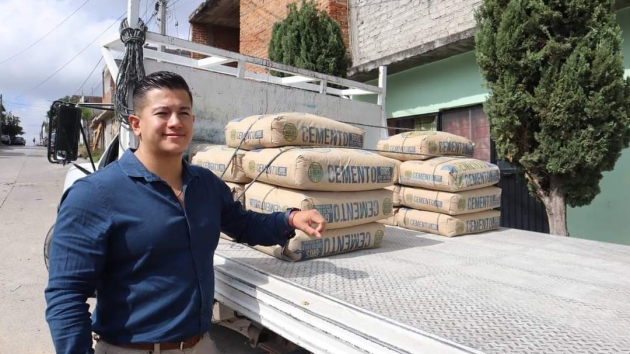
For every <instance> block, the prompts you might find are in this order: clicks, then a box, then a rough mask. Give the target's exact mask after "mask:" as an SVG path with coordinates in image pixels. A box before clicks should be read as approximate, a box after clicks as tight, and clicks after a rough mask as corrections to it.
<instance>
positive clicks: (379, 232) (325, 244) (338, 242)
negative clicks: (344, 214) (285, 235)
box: [254, 222, 385, 261]
mask: <svg viewBox="0 0 630 354" xmlns="http://www.w3.org/2000/svg"><path fill="white" fill-rule="evenodd" d="M384 235H385V225H383V224H380V223H377V222H373V223H369V224H364V225H358V226H351V227H346V228H343V229H334V230H328V229H326V231H325V232H324V234H323V235H322V237H321V238H311V237H310V236H308V235H307V234H305V233H303V232H301V231H296V235H295V237H293V238H292V239H291V240H289V242H287V244H286V245H285V246H284V248H282V247H281V246H254V248H255V249H257V250H259V251H261V252H263V253H266V254H268V255H271V256H274V257H276V258H280V259H282V260H285V261H303V260H307V259H311V258H318V257H325V256H332V255H335V254H340V253H346V252H351V251H357V250H361V249H368V248H378V247H381V243H382V242H383V236H384Z"/></svg>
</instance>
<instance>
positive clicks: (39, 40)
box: [0, 0, 90, 64]
mask: <svg viewBox="0 0 630 354" xmlns="http://www.w3.org/2000/svg"><path fill="white" fill-rule="evenodd" d="M88 2H90V0H86V1H85V2H84V3H83V4H81V6H79V7H78V8H77V9H76V10H74V12H73V13H71V14H70V15H69V16H68V17H66V18H65V19H64V20H63V21H61V22H60V23H59V24H58V25H57V26H55V28H53V29H52V30H50V31H49V32H48V33H46V34H45V35H43V36H42V37H41V38H40V39H38V40H36V41H35V42H34V43H33V44H31V45H30V46H28V47H27V48H26V49H24V50H22V51H21V52H19V53H17V54H15V55H13V56H12V57H10V58H7V59H5V60H3V61H2V62H0V64H4V63H6V62H7V61H9V60H11V59H13V58H15V57H17V56H18V55H20V54H22V53H24V52H26V51H27V50H29V49H31V48H33V47H34V46H35V45H36V44H37V43H39V42H41V41H42V40H43V39H44V38H46V37H48V35H49V34H51V33H53V32H54V31H55V30H56V29H57V28H59V26H61V25H63V24H64V23H65V22H66V21H68V20H69V19H70V18H71V17H72V16H73V15H74V14H76V13H77V12H78V11H79V10H81V8H82V7H83V6H85V4H87V3H88Z"/></svg>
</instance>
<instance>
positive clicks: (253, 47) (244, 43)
mask: <svg viewBox="0 0 630 354" xmlns="http://www.w3.org/2000/svg"><path fill="white" fill-rule="evenodd" d="M292 2H297V3H298V6H299V5H300V3H301V1H299V0H266V1H264V2H262V1H258V0H241V1H240V23H241V33H240V36H241V37H240V38H241V40H240V52H241V53H242V54H246V55H250V56H253V57H258V58H265V59H267V58H268V53H267V49H268V47H269V42H270V41H271V30H272V29H273V25H274V23H276V22H278V21H281V20H283V19H284V18H286V16H287V5H288V4H290V3H292ZM316 3H317V5H318V6H319V8H320V9H322V10H324V11H326V13H328V14H329V15H330V16H331V17H332V18H333V19H335V20H336V21H337V22H339V24H340V25H341V30H342V32H343V35H344V42H345V43H346V47H347V48H348V50H349V40H348V20H349V19H348V6H347V0H317V1H316Z"/></svg>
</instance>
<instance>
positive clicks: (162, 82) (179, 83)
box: [133, 71, 193, 114]
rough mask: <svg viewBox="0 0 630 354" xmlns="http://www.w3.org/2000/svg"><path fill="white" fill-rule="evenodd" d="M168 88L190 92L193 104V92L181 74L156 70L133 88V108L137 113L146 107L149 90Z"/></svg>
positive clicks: (189, 95)
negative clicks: (145, 101)
mask: <svg viewBox="0 0 630 354" xmlns="http://www.w3.org/2000/svg"><path fill="white" fill-rule="evenodd" d="M160 88H166V89H170V90H184V91H186V92H187V93H188V97H189V98H190V104H191V105H192V101H193V98H192V93H191V92H190V88H189V87H188V84H187V83H186V80H184V78H183V77H181V76H180V75H179V74H176V73H173V72H170V71H156V72H154V73H152V74H149V75H147V76H145V77H144V79H142V80H140V81H139V82H138V83H137V84H136V87H135V88H134V89H133V109H134V111H135V112H136V114H138V113H140V110H141V109H142V108H143V107H144V98H145V97H146V94H147V92H148V91H149V90H152V89H160Z"/></svg>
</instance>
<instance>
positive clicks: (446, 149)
mask: <svg viewBox="0 0 630 354" xmlns="http://www.w3.org/2000/svg"><path fill="white" fill-rule="evenodd" d="M438 149H439V150H438V151H439V152H440V153H450V154H460V155H466V156H472V155H473V153H474V151H475V149H474V147H473V145H471V144H470V143H462V142H458V141H439V142H438Z"/></svg>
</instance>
